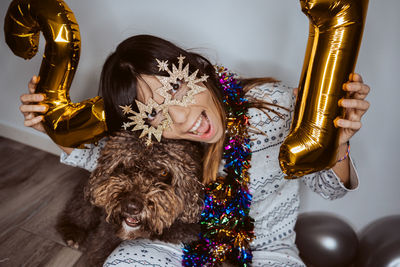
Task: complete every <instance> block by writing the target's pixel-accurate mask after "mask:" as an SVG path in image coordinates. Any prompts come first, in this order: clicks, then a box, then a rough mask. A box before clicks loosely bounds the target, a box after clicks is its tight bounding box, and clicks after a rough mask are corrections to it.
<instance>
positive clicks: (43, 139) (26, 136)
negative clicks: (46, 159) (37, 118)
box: [0, 122, 61, 156]
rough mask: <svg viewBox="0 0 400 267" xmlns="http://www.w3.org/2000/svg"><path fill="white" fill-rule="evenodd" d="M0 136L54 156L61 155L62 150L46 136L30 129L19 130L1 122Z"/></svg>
mask: <svg viewBox="0 0 400 267" xmlns="http://www.w3.org/2000/svg"><path fill="white" fill-rule="evenodd" d="M0 136H3V137H6V138H9V139H12V140H14V141H17V142H20V143H23V144H26V145H28V146H32V147H35V148H38V149H40V150H44V151H47V152H49V153H51V154H54V155H57V156H58V155H60V153H61V150H60V148H59V147H58V146H57V145H55V144H54V143H53V141H52V140H51V139H50V138H49V137H48V136H47V135H45V134H42V133H39V132H36V131H34V130H32V129H30V128H27V127H25V128H22V129H21V128H17V127H13V126H10V125H7V124H5V123H3V122H0Z"/></svg>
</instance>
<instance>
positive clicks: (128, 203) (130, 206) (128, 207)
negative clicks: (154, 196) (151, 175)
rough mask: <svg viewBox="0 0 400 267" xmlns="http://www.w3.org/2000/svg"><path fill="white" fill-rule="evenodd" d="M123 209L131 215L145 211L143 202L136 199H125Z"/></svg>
mask: <svg viewBox="0 0 400 267" xmlns="http://www.w3.org/2000/svg"><path fill="white" fill-rule="evenodd" d="M122 209H123V211H125V212H126V213H129V214H131V215H137V214H139V213H140V212H141V211H142V210H143V202H142V201H141V200H140V199H138V198H136V197H129V198H125V200H124V201H123V203H122Z"/></svg>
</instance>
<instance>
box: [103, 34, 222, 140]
mask: <svg viewBox="0 0 400 267" xmlns="http://www.w3.org/2000/svg"><path fill="white" fill-rule="evenodd" d="M179 55H183V56H184V57H185V64H186V63H189V66H190V69H189V72H194V71H195V70H197V69H198V70H199V73H198V77H200V76H202V75H204V74H206V75H208V76H209V79H208V82H207V83H206V86H207V88H208V89H210V91H211V93H212V94H213V97H215V98H217V99H218V102H222V92H221V90H219V89H218V88H217V87H216V84H217V81H216V80H215V79H216V78H215V71H214V67H213V65H212V64H211V63H210V62H209V61H208V60H207V59H206V58H204V57H203V56H201V55H199V54H196V53H191V52H188V51H186V50H184V49H182V48H179V47H178V46H176V45H174V44H173V43H171V42H169V41H167V40H164V39H161V38H158V37H155V36H151V35H136V36H132V37H130V38H128V39H126V40H125V41H123V42H122V43H120V44H119V45H118V47H117V49H116V50H115V52H113V53H112V54H111V55H110V56H108V58H107V59H106V62H105V63H104V66H103V70H102V72H101V77H100V88H99V94H100V95H101V96H102V97H103V98H104V105H105V113H106V123H107V127H108V130H109V133H110V134H112V133H114V132H116V131H119V130H120V129H121V125H122V122H123V121H124V120H125V117H126V116H124V114H123V113H122V109H121V108H120V107H119V106H120V105H130V104H132V107H133V108H136V107H135V101H134V100H135V99H136V97H137V91H136V90H137V84H138V79H141V77H140V75H143V74H144V75H159V76H167V75H168V73H167V72H166V71H161V72H160V71H159V69H158V66H157V61H156V59H159V60H168V63H169V64H171V63H174V64H175V65H177V63H178V60H177V57H178V56H179Z"/></svg>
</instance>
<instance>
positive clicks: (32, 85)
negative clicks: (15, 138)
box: [19, 76, 73, 154]
mask: <svg viewBox="0 0 400 267" xmlns="http://www.w3.org/2000/svg"><path fill="white" fill-rule="evenodd" d="M38 82H39V78H38V77H36V76H33V77H32V79H31V80H30V81H29V84H28V89H29V94H23V95H21V97H20V99H21V103H22V105H21V106H20V108H19V109H20V110H21V112H22V114H23V115H24V118H25V120H24V125H25V126H26V127H32V128H33V129H35V130H37V131H39V132H42V133H46V131H45V129H44V127H43V123H42V121H43V115H38V114H37V113H39V114H41V113H45V112H46V111H47V109H48V108H49V107H48V106H47V105H41V104H38V103H39V102H40V101H43V100H44V95H43V94H35V90H36V86H37V84H38ZM58 147H59V148H60V149H61V150H62V151H64V152H65V153H67V154H71V152H72V151H73V148H71V147H63V146H60V145H58Z"/></svg>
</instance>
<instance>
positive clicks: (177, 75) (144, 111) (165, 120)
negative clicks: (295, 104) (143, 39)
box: [120, 55, 208, 145]
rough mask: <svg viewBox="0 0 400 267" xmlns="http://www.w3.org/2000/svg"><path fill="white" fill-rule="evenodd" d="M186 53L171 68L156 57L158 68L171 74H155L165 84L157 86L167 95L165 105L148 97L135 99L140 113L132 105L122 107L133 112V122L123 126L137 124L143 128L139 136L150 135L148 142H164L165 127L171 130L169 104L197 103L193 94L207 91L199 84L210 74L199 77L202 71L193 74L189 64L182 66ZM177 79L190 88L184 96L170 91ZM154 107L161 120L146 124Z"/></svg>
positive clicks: (159, 92) (124, 110) (139, 128)
mask: <svg viewBox="0 0 400 267" xmlns="http://www.w3.org/2000/svg"><path fill="white" fill-rule="evenodd" d="M184 59H185V57H184V56H182V55H180V56H179V57H178V67H176V66H175V65H174V64H172V71H171V70H170V69H169V68H168V61H167V60H165V61H160V60H158V59H156V61H157V63H158V71H166V72H167V73H168V74H169V77H164V76H156V78H157V79H158V80H159V81H160V82H161V84H162V87H160V88H158V89H156V92H157V93H158V94H160V95H161V96H162V97H164V102H163V103H162V104H157V103H156V102H155V101H154V100H153V99H151V98H150V99H149V103H147V104H143V103H141V102H139V101H137V100H135V102H136V105H137V107H138V109H139V112H135V111H133V110H132V108H131V106H130V105H129V106H120V108H121V109H122V111H123V113H124V115H126V114H133V116H130V117H128V118H129V119H130V120H131V122H124V124H123V125H122V128H124V129H125V130H126V129H128V128H129V127H132V126H135V127H134V128H132V131H137V130H143V132H142V133H141V135H140V136H139V138H142V137H143V136H145V135H147V136H148V139H147V141H146V145H150V144H151V136H152V135H154V137H155V138H156V139H157V141H158V142H160V141H161V136H162V132H163V131H164V130H165V129H168V128H169V127H170V126H171V124H172V119H171V117H170V115H169V113H168V107H169V106H171V105H179V106H184V107H186V106H187V105H188V104H195V103H196V101H195V98H194V96H195V95H197V94H198V93H200V92H202V91H205V90H207V88H205V87H204V86H200V85H198V83H201V82H205V81H206V80H207V78H208V76H207V75H203V76H202V77H201V78H197V73H198V72H199V70H196V71H195V72H193V73H192V74H191V75H189V64H186V66H185V67H184V68H183V60H184ZM178 82H183V83H185V85H186V87H187V88H188V90H187V91H186V92H185V94H183V95H181V99H175V98H173V95H172V94H171V93H170V91H172V90H173V89H174V88H173V84H176V83H178ZM185 89H186V88H185ZM153 110H155V111H156V112H157V113H159V112H161V113H162V121H161V123H159V124H158V125H157V126H156V127H155V126H152V125H148V124H146V120H147V119H148V116H149V114H152V112H153Z"/></svg>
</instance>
